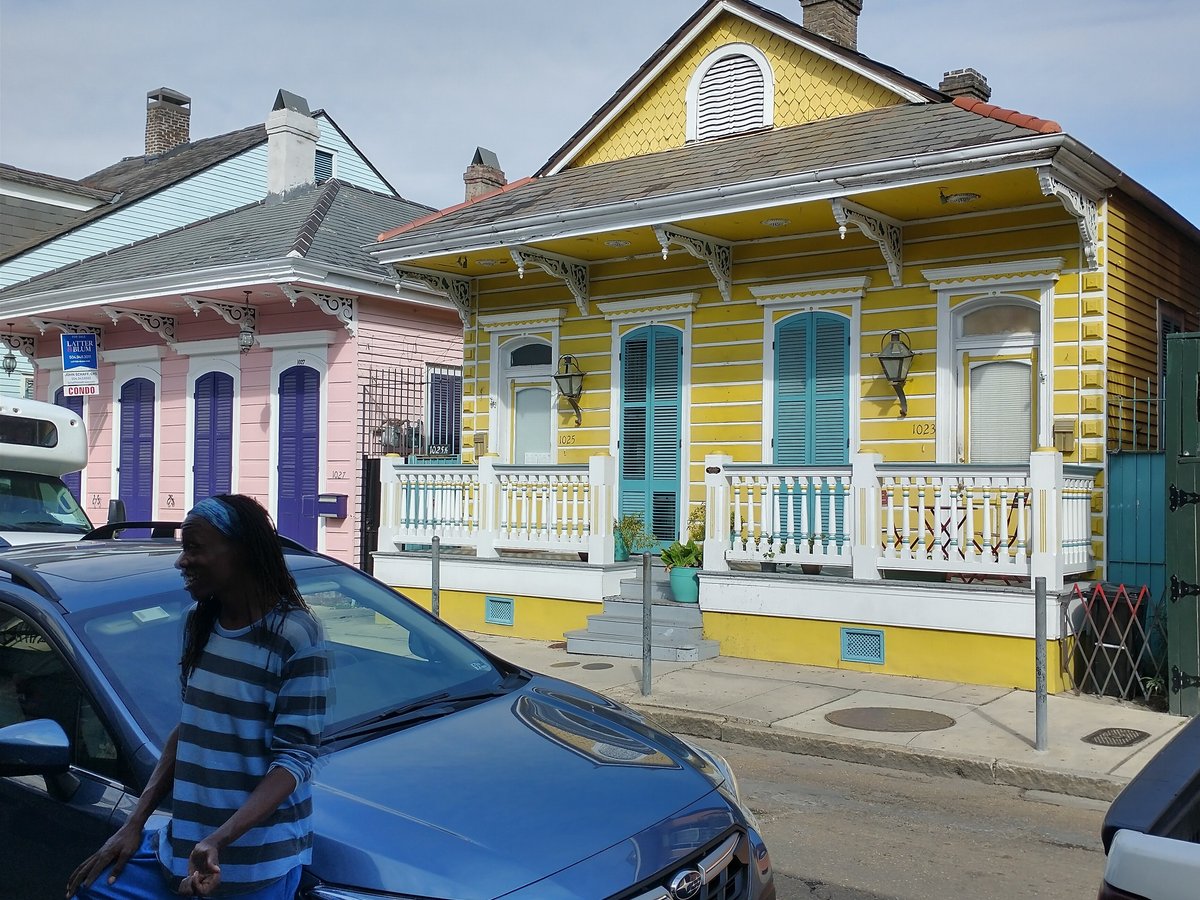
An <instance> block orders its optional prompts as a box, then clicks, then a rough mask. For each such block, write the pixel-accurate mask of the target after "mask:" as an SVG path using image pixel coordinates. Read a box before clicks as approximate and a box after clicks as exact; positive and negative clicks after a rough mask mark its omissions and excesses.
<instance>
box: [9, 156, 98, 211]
mask: <svg viewBox="0 0 1200 900" xmlns="http://www.w3.org/2000/svg"><path fill="white" fill-rule="evenodd" d="M0 178H3V179H5V180H6V181H15V182H16V183H17V184H27V185H29V186H30V187H40V188H46V189H47V190H51V191H62V192H63V193H64V194H74V195H75V196H77V197H87V198H89V199H91V200H100V201H102V202H103V201H105V200H111V199H112V197H113V192H112V191H105V190H101V189H99V188H95V187H88V186H87V185H84V184H81V183H80V182H78V181H72V180H71V179H70V178H60V177H59V176H57V175H47V174H46V173H45V172H34V171H31V170H29V169H19V168H17V167H16V166H10V165H9V164H8V163H0Z"/></svg>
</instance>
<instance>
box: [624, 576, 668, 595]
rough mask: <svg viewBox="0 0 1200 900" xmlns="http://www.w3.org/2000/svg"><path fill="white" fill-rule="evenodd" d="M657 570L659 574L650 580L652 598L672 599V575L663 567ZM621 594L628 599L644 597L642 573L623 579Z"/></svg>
mask: <svg viewBox="0 0 1200 900" xmlns="http://www.w3.org/2000/svg"><path fill="white" fill-rule="evenodd" d="M656 571H657V572H658V573H659V574H658V576H657V577H654V578H651V580H650V599H651V600H672V599H673V598H672V596H671V579H670V577H669V576H668V575H667V574H666V572H665V571H664V570H662V569H658V570H656ZM621 596H622V597H625V598H626V599H628V600H638V601H640V600H641V599H642V579H641V576H640V575H639V576H638V577H637V578H622V579H621Z"/></svg>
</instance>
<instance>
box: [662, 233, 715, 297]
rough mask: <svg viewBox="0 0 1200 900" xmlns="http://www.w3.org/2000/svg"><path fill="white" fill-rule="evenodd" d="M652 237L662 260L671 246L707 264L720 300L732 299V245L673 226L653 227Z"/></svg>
mask: <svg viewBox="0 0 1200 900" xmlns="http://www.w3.org/2000/svg"><path fill="white" fill-rule="evenodd" d="M654 236H655V237H656V238H658V243H659V245H660V246H661V247H662V253H663V259H666V258H667V249H668V248H669V247H670V246H671V245H672V244H674V245H675V246H677V247H682V248H683V249H684V250H686V251H687V252H688V253H690V254H692V256H694V257H696V259H702V260H704V261H705V262H706V263H708V270H709V271H710V272H712V274H713V278H715V279H716V280H717V290H719V291H720V292H721V299H723V300H725V301H726V302H728V301H729V300H730V299H731V298H732V297H733V244H730V243H729V242H728V241H722V240H718V239H717V238H715V237H709V236H708V235H707V234H699V233H698V232H695V231H684V230H683V229H682V228H676V227H675V226H674V225H655V226H654Z"/></svg>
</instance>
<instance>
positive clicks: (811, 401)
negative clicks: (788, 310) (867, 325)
mask: <svg viewBox="0 0 1200 900" xmlns="http://www.w3.org/2000/svg"><path fill="white" fill-rule="evenodd" d="M773 458H774V461H775V464H776V465H783V466H842V465H846V464H847V463H848V462H849V461H850V323H849V321H847V320H846V319H845V318H844V317H842V316H838V315H834V314H833V313H802V314H800V315H797V316H790V317H789V318H787V319H784V320H783V321H782V322H780V323H779V325H778V326H777V327H776V329H775V446H774V452H773Z"/></svg>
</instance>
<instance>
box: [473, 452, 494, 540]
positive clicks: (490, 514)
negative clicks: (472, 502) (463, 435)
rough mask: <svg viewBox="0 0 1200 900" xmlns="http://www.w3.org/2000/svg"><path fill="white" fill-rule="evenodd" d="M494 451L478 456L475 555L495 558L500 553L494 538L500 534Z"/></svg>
mask: <svg viewBox="0 0 1200 900" xmlns="http://www.w3.org/2000/svg"><path fill="white" fill-rule="evenodd" d="M499 458H500V457H499V456H497V455H496V454H495V453H485V454H484V455H483V456H481V457H479V541H478V542H477V543H476V545H475V555H476V556H483V557H488V558H490V559H495V558H496V557H498V556H499V555H500V551H499V550H497V549H496V538H498V537H499V536H500V479H499V478H497V477H496V460H498V459H499Z"/></svg>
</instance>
